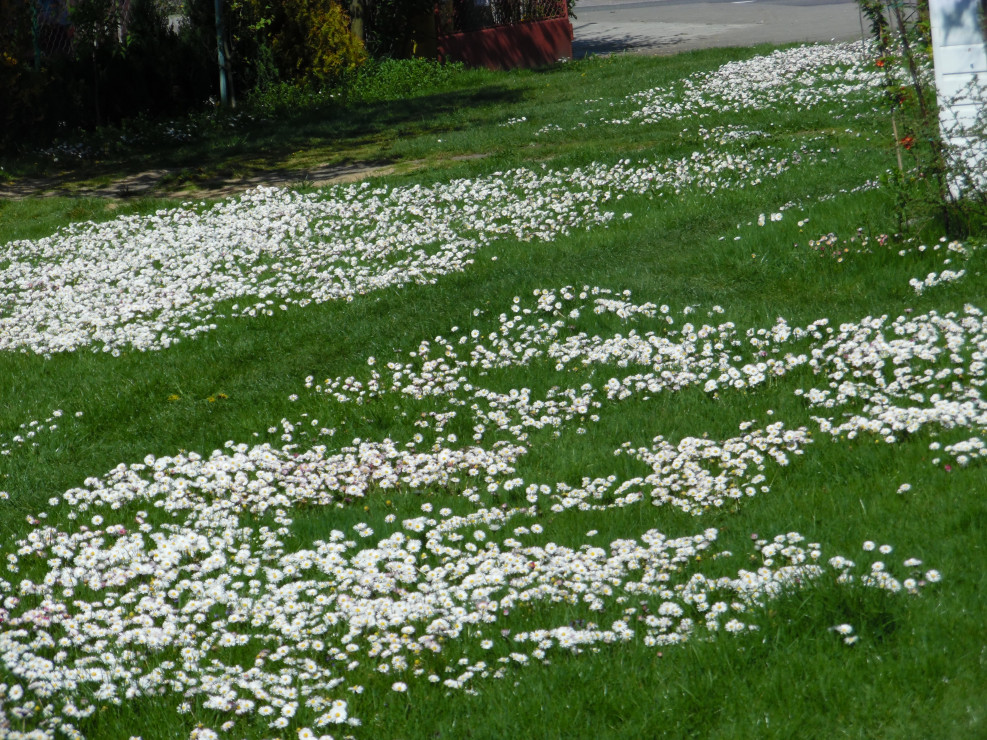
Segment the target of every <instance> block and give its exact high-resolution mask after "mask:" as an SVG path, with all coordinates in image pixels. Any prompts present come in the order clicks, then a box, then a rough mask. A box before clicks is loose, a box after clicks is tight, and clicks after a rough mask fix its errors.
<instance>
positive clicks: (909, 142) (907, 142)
mask: <svg viewBox="0 0 987 740" xmlns="http://www.w3.org/2000/svg"><path fill="white" fill-rule="evenodd" d="M901 145H902V146H903V147H905V149H911V148H912V147H913V146H915V139H913V138H912V137H911V136H906V137H904V138H903V139H902V140H901Z"/></svg>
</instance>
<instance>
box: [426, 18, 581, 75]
mask: <svg viewBox="0 0 987 740" xmlns="http://www.w3.org/2000/svg"><path fill="white" fill-rule="evenodd" d="M438 46H439V59H440V60H441V61H444V62H445V61H449V62H463V63H464V64H466V65H467V66H470V67H487V68H489V69H514V68H516V67H526V68H528V67H544V66H546V65H548V64H554V63H555V62H557V61H558V60H559V59H571V58H572V24H571V23H570V22H569V19H568V18H566V17H562V18H553V19H551V20H547V21H529V22H526V23H518V24H517V25H513V26H498V27H496V28H485V29H483V30H482V31H469V32H465V33H453V34H449V35H440V36H439V38H438Z"/></svg>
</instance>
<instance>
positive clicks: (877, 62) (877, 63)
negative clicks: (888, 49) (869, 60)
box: [874, 59, 884, 67]
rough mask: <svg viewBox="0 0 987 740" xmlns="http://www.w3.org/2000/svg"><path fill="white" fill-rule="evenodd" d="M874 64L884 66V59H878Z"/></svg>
mask: <svg viewBox="0 0 987 740" xmlns="http://www.w3.org/2000/svg"><path fill="white" fill-rule="evenodd" d="M874 64H876V65H877V66H878V67H883V66H884V60H883V59H878V60H877V61H876V62H874Z"/></svg>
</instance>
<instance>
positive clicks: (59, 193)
mask: <svg viewBox="0 0 987 740" xmlns="http://www.w3.org/2000/svg"><path fill="white" fill-rule="evenodd" d="M423 164H424V163H416V162H410V163H407V164H405V165H402V168H401V169H402V170H404V169H406V168H407V169H412V170H413V169H417V168H418V167H420V166H422V165H423ZM396 171H397V167H396V166H395V165H393V164H374V163H366V162H356V163H351V164H344V165H339V164H333V165H325V166H322V167H314V168H308V169H304V170H289V169H275V170H270V171H266V172H263V173H259V174H255V175H248V176H241V177H237V176H233V177H228V178H224V177H217V178H211V179H208V180H204V181H202V182H201V183H197V184H196V187H195V188H194V189H192V188H189V187H188V186H187V185H186V184H185V183H182V182H176V180H177V179H178V178H179V177H180V176H181V174H182V172H183V170H178V169H174V170H170V169H157V170H147V171H145V172H139V173H136V174H133V175H127V176H125V177H121V178H117V179H114V180H113V181H112V182H109V183H106V184H103V185H93V184H90V183H91V180H90V181H87V180H78V179H73V178H71V177H65V178H60V177H37V178H23V179H19V180H18V181H17V182H15V183H12V184H3V185H0V199H5V200H21V199H24V198H45V197H49V198H50V197H74V198H136V197H145V196H151V197H160V198H225V197H227V196H230V195H236V194H237V193H242V192H244V191H246V190H250V189H251V188H255V187H259V186H262V185H265V186H272V187H320V186H323V185H333V184H337V183H346V182H356V181H358V180H363V179H365V178H368V177H373V176H375V175H390V174H393V173H394V172H396Z"/></svg>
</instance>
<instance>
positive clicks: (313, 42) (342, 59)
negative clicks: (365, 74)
mask: <svg viewBox="0 0 987 740" xmlns="http://www.w3.org/2000/svg"><path fill="white" fill-rule="evenodd" d="M278 12H279V14H281V15H282V17H281V18H280V19H278V20H279V21H280V23H278V26H279V27H278V28H277V31H276V33H275V34H274V35H273V38H272V42H271V50H272V51H273V53H274V59H275V62H276V64H277V66H278V69H279V70H280V71H281V72H282V74H283V75H284V76H285V77H286V78H288V79H292V80H298V81H301V82H306V83H315V84H326V83H330V84H331V83H334V82H335V81H337V80H339V78H340V77H341V76H342V75H343V74H344V73H346V72H347V71H350V70H353V69H355V68H356V67H358V66H360V65H361V64H362V63H363V62H364V60H365V59H366V53H365V52H364V50H363V44H362V43H361V42H360V40H359V39H357V38H356V37H355V36H354V35H353V34H352V33H351V32H350V19H349V16H348V15H347V14H346V12H345V11H344V10H343V8H342V6H341V5H339V4H338V3H336V2H333V1H332V0H284V2H282V3H281V5H280V8H279V11H278Z"/></svg>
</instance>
